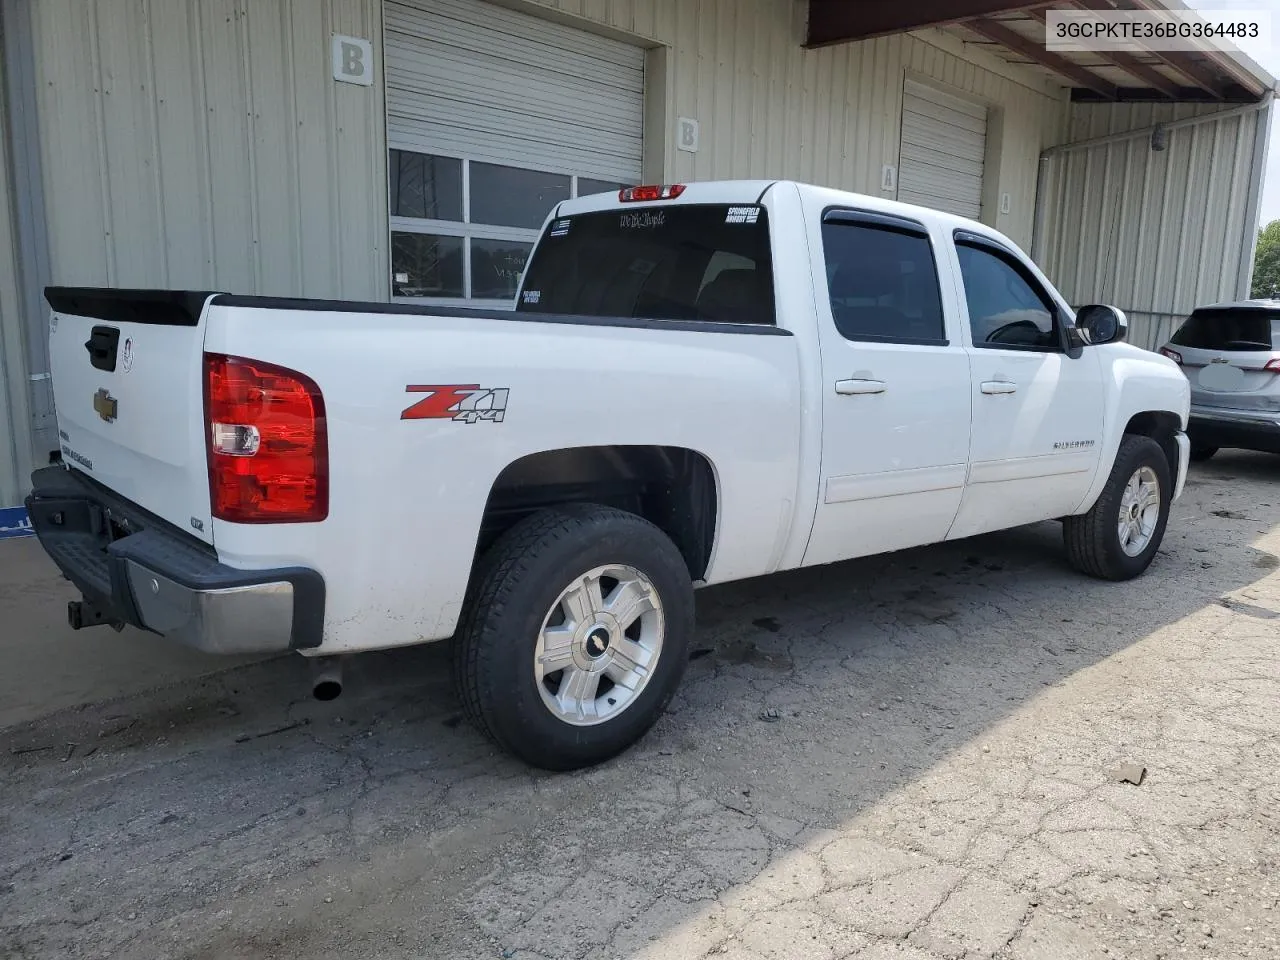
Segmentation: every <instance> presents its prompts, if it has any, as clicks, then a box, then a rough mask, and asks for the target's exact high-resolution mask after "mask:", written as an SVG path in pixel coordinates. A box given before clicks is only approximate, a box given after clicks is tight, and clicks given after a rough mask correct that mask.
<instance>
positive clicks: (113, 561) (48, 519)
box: [26, 467, 325, 654]
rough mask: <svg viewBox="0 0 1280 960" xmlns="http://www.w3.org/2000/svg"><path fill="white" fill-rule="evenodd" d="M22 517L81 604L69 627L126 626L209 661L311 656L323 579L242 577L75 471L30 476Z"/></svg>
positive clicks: (202, 546) (319, 631)
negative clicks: (290, 653) (216, 656)
mask: <svg viewBox="0 0 1280 960" xmlns="http://www.w3.org/2000/svg"><path fill="white" fill-rule="evenodd" d="M31 479H32V487H33V489H32V492H31V495H30V496H29V497H27V502H26V505H27V512H28V514H29V515H30V517H31V525H32V527H33V529H34V530H35V533H36V536H37V537H39V538H40V543H41V546H43V547H44V549H45V552H46V553H48V554H49V557H50V558H51V559H52V560H53V562H54V563H55V564H57V566H58V568H59V569H60V570H61V571H62V573H63V575H64V576H65V577H66V578H67V579H68V580H70V581H71V582H72V583H74V584H75V585H76V586H77V587H78V588H79V589H80V592H81V594H83V596H84V600H83V601H82V602H76V603H73V604H71V606H70V608H69V609H68V615H69V618H70V620H71V625H72V626H73V627H76V628H79V627H82V626H92V625H95V624H110V625H112V626H116V627H119V626H120V625H122V624H131V625H133V626H135V627H139V628H140V629H143V630H148V631H150V632H152V633H158V634H160V635H162V636H164V637H167V638H170V639H173V640H176V641H178V642H180V643H183V644H186V645H188V646H191V647H195V648H196V649H199V650H204V651H206V652H208V653H222V654H246V653H276V652H282V651H285V650H301V649H311V648H314V647H318V646H319V645H320V644H321V642H322V640H323V634H324V600H325V585H324V579H323V578H322V577H321V576H320V574H319V573H317V572H316V571H314V570H309V569H307V568H305V567H285V568H281V569H274V570H242V569H237V568H235V567H229V566H227V565H226V564H223V563H222V562H220V561H219V560H218V556H217V553H216V552H215V551H214V550H213V548H212V547H210V546H209V545H208V544H206V543H202V542H201V541H198V540H196V539H195V538H194V537H191V536H190V535H188V534H186V533H184V532H183V531H181V530H178V529H176V528H174V527H172V526H171V525H169V524H167V523H165V522H164V521H163V520H160V519H159V518H157V517H155V516H153V515H151V514H150V513H148V512H146V511H145V510H143V509H142V508H141V507H139V506H138V505H137V504H134V503H131V502H130V501H128V500H125V499H123V498H122V497H119V496H117V495H116V494H114V493H113V492H111V491H110V490H108V489H106V488H105V487H102V486H101V485H99V484H97V483H96V482H94V481H93V480H91V479H90V478H88V477H86V476H85V475H84V474H82V473H80V472H79V471H77V470H68V469H65V468H62V467H47V468H45V469H42V470H37V471H36V472H35V473H34V474H33V475H32V478H31Z"/></svg>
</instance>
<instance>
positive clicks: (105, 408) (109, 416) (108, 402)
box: [93, 387, 116, 423]
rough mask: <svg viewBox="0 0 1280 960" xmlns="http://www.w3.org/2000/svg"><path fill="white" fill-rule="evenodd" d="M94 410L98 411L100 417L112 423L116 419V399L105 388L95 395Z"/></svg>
mask: <svg viewBox="0 0 1280 960" xmlns="http://www.w3.org/2000/svg"><path fill="white" fill-rule="evenodd" d="M93 409H94V410H96V411H98V416H100V417H101V418H102V419H103V420H105V421H107V423H110V422H111V421H112V420H114V419H115V418H116V398H115V397H113V396H112V395H111V394H109V393H107V390H106V388H105V387H103V388H102V389H101V390H99V391H98V392H97V393H95V394H94V395H93Z"/></svg>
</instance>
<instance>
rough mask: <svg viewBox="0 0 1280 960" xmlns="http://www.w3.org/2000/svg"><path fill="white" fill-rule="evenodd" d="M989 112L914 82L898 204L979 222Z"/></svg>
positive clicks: (907, 93) (906, 105)
mask: <svg viewBox="0 0 1280 960" xmlns="http://www.w3.org/2000/svg"><path fill="white" fill-rule="evenodd" d="M986 155H987V109H986V107H984V106H982V105H981V104H977V103H973V102H971V101H968V100H963V99H961V98H960V97H954V96H950V95H949V94H946V93H943V92H942V91H940V90H937V89H935V88H934V87H928V86H925V85H924V84H921V83H916V82H915V81H913V80H908V81H907V83H906V88H905V90H904V93H903V98H902V157H901V159H900V160H899V164H898V199H899V200H901V201H902V202H903V203H918V204H920V205H922V206H926V207H933V208H934V209H935V210H945V211H946V212H947V213H955V214H959V215H960V216H962V217H970V218H972V219H974V220H977V219H978V218H979V216H980V215H981V213H982V170H983V163H984V161H985V159H986Z"/></svg>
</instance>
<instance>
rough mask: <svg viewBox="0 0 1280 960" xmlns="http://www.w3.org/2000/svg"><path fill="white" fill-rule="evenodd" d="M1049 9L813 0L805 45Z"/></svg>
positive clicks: (1018, 2) (958, 1)
mask: <svg viewBox="0 0 1280 960" xmlns="http://www.w3.org/2000/svg"><path fill="white" fill-rule="evenodd" d="M1049 5H1050V3H1049V0H809V25H808V29H807V32H806V36H805V44H804V45H805V46H806V47H821V46H826V45H828V44H832V43H848V42H850V41H854V40H871V39H873V38H875V37H885V36H889V35H890V34H895V33H905V32H907V31H908V30H921V29H924V28H925V27H942V26H946V25H947V24H950V23H961V22H963V21H965V20H972V19H975V18H979V17H992V16H996V15H997V14H1002V13H1016V12H1018V11H1021V10H1030V9H1032V8H1034V7H1038V6H1049Z"/></svg>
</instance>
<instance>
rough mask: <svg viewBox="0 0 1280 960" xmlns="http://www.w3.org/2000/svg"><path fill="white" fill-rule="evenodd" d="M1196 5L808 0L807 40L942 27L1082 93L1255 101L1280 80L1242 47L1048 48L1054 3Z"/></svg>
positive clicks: (1122, 4) (1132, 1)
mask: <svg viewBox="0 0 1280 960" xmlns="http://www.w3.org/2000/svg"><path fill="white" fill-rule="evenodd" d="M1050 9H1058V10H1081V9H1084V10H1100V11H1108V10H1150V11H1154V12H1159V11H1169V10H1178V11H1184V10H1189V9H1191V8H1190V7H1188V6H1187V5H1186V4H1185V3H1184V2H1183V0H1039V2H1028V0H911V2H906V0H857V2H856V3H855V2H850V0H809V22H808V29H807V34H806V38H805V46H806V47H810V48H812V47H822V46H828V45H830V44H834V43H849V42H852V41H858V40H871V39H874V38H876V37H884V36H890V35H892V34H897V33H906V32H909V31H912V30H923V29H926V28H930V27H933V28H939V29H941V30H943V31H945V32H946V33H950V34H952V35H954V36H955V37H957V38H958V39H960V40H962V41H963V42H965V43H966V44H972V45H973V46H975V47H977V48H980V49H983V50H985V51H986V52H988V53H990V54H993V55H994V56H997V57H999V58H1000V59H1002V60H1005V61H1008V62H1010V63H1015V64H1021V65H1024V66H1026V67H1028V68H1030V69H1033V70H1035V71H1038V72H1040V73H1042V74H1047V75H1048V76H1049V78H1051V79H1052V80H1053V81H1054V82H1056V83H1058V84H1059V85H1061V86H1065V87H1068V88H1070V90H1071V97H1072V99H1073V100H1080V101H1112V102H1115V101H1129V102H1132V101H1153V102H1164V103H1170V102H1176V103H1185V102H1203V101H1212V102H1231V103H1254V102H1257V101H1259V100H1261V99H1262V98H1263V97H1264V96H1265V95H1266V94H1267V92H1268V91H1270V90H1271V89H1273V88H1274V86H1275V79H1274V78H1273V77H1271V75H1270V74H1268V73H1267V71H1265V70H1264V69H1262V67H1260V66H1259V65H1258V64H1256V63H1255V62H1254V61H1252V60H1250V59H1249V58H1248V57H1247V56H1245V54H1244V53H1243V52H1241V51H1239V50H1236V49H1234V48H1233V49H1231V50H1222V49H1217V48H1215V47H1211V46H1208V45H1205V46H1204V47H1203V48H1202V49H1199V50H1196V51H1167V50H1151V49H1148V48H1145V47H1135V49H1134V50H1133V51H1132V52H1129V51H1124V52H1120V51H1108V52H1102V51H1096V52H1090V53H1075V52H1071V53H1065V52H1063V53H1060V52H1057V51H1052V50H1048V49H1046V47H1045V14H1046V11H1047V10H1050Z"/></svg>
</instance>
